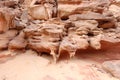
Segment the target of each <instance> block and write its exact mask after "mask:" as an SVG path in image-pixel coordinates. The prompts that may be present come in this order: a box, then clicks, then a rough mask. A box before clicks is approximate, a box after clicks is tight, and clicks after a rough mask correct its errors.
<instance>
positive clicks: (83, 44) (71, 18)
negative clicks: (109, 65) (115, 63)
mask: <svg viewBox="0 0 120 80" xmlns="http://www.w3.org/2000/svg"><path fill="white" fill-rule="evenodd" d="M119 4H120V2H119V0H70V1H68V0H58V1H57V0H1V1H0V51H1V52H0V61H2V62H4V60H6V59H10V57H12V56H14V55H16V54H19V53H23V52H25V51H27V50H28V49H29V50H34V51H35V52H37V53H38V54H40V55H45V54H48V55H51V56H52V57H53V60H54V61H55V62H58V61H60V60H61V59H62V58H64V59H66V60H67V59H70V58H72V59H70V62H68V65H69V63H70V65H74V64H71V63H74V62H75V63H76V64H75V65H78V64H80V63H79V61H80V62H82V61H83V60H77V59H84V58H85V59H84V60H85V62H86V63H90V64H91V63H92V62H93V61H94V62H95V64H96V65H98V64H97V63H96V62H98V63H99V65H101V63H102V62H104V61H107V60H116V59H120V50H119V48H120V14H119V12H120V11H119V10H120V7H119ZM4 50H5V51H4ZM6 50H8V52H7V51H6ZM27 53H29V52H27ZM30 53H31V52H30ZM76 55H77V56H76ZM24 56H26V57H27V56H32V54H30V55H27V54H25V55H22V54H21V55H18V56H17V58H14V59H13V60H12V61H13V62H12V63H11V62H10V61H8V63H5V64H2V65H1V64H0V65H1V66H2V67H1V66H0V72H1V73H0V77H2V78H3V80H5V79H8V80H10V79H12V80H15V78H16V79H18V80H19V79H20V78H24V79H25V77H24V76H23V75H22V74H20V75H21V76H22V77H21V76H18V77H14V74H15V75H18V73H17V72H15V73H13V74H9V71H8V72H7V71H6V70H7V69H8V67H9V66H8V67H5V66H6V65H9V64H10V63H11V65H17V66H18V65H20V64H19V63H16V62H19V57H20V61H21V60H24V59H23V58H25V57H24ZM32 57H34V58H37V59H38V57H37V56H36V55H35V56H34V55H33V56H32ZM40 58H41V57H40ZM37 59H33V58H31V57H30V59H29V60H33V64H34V65H35V67H40V65H44V64H43V63H40V64H39V63H35V62H34V60H35V61H37ZM44 59H48V58H46V57H44ZM74 59H75V60H74ZM29 60H28V64H29ZM49 60H50V61H52V60H51V59H49ZM72 60H73V62H72ZM86 60H88V62H87V61H86ZM89 60H90V61H91V62H90V61H89ZM43 61H44V60H43ZM61 61H62V60H61ZM14 62H15V64H13V63H14ZM21 62H24V61H21ZM40 62H42V60H41V61H40ZM83 62H84V61H83ZM30 63H31V62H30ZM45 63H46V64H48V63H49V64H50V63H51V62H49V61H48V60H47V62H45ZM25 64H26V63H25ZM25 64H24V63H23V64H22V65H25ZM33 64H31V65H30V68H28V69H26V68H27V67H25V68H23V69H25V70H28V71H29V70H31V71H32V68H31V66H34V65H33ZM4 65H5V66H4ZM36 65H38V66H36ZM62 65H64V66H66V64H65V63H64V61H63V62H60V63H59V64H56V65H53V64H52V65H49V68H47V67H46V68H42V69H39V71H40V70H44V69H45V70H46V71H47V70H50V72H52V70H53V71H56V70H57V69H58V70H65V72H64V71H63V72H61V73H63V74H61V73H59V72H58V74H55V75H49V74H48V75H46V72H45V75H46V76H45V75H44V76H41V77H40V79H41V78H42V79H45V80H49V79H53V80H54V79H56V80H58V77H59V78H60V79H61V80H64V79H65V80H66V79H68V80H70V79H71V80H74V78H71V77H69V76H70V75H71V73H75V74H76V75H77V76H80V75H82V74H83V75H85V76H84V77H82V78H81V77H78V78H77V77H76V78H75V80H76V79H78V80H81V79H82V80H88V79H91V80H93V79H94V78H95V80H104V79H105V80H111V79H112V80H114V79H113V78H111V79H110V77H109V76H108V74H107V73H105V74H104V73H100V74H98V73H99V71H97V70H93V69H91V67H94V66H93V65H90V66H87V67H84V68H83V66H82V68H81V69H80V70H82V69H83V72H82V74H78V71H79V70H77V69H78V66H77V67H75V72H74V70H72V71H73V72H69V71H71V69H70V68H69V67H71V66H66V67H65V68H61V69H60V68H58V66H62ZM81 65H85V66H86V64H84V63H81ZM50 66H54V67H52V68H51V67H50ZM4 67H5V68H4ZM42 67H44V66H42ZM80 67H81V66H80ZM53 68H55V69H53ZM67 68H68V69H67ZM89 68H90V71H92V72H90V71H89ZM117 68H118V67H117ZM11 69H12V68H11V67H10V69H9V70H11ZM16 69H18V67H16ZM36 69H38V68H36ZM86 69H87V70H86ZM94 69H95V67H94ZM99 69H101V68H100V67H99ZM4 70H5V71H6V72H5V73H2V71H4ZM13 70H14V69H12V71H13ZM66 70H68V72H66ZM114 70H116V69H114ZM23 71H24V70H23ZM33 71H34V69H33ZM26 72H27V71H26ZM35 72H36V73H35V74H36V75H38V74H39V72H37V71H35ZM97 72H98V73H97ZM20 73H22V72H20ZM64 73H65V74H64ZM67 73H69V74H68V77H66V76H67ZM114 73H115V75H114ZM26 74H27V73H26ZM40 74H44V71H43V72H42V73H40ZM53 74H54V72H53ZM4 75H5V76H4ZM6 75H7V78H6ZM29 75H32V74H29ZM56 75H60V76H57V77H55V78H54V77H53V76H56ZM86 75H87V76H86ZM88 75H90V76H88ZM102 75H106V77H107V78H104V77H100V76H102ZM112 75H114V76H115V77H116V72H113V73H112ZM31 77H32V78H30V79H32V80H33V79H36V78H39V77H36V78H34V75H33V76H31ZM61 77H62V78H61ZM73 77H75V75H74V76H73ZM117 77H118V75H117ZM26 78H27V77H26ZM103 78H104V79H103Z"/></svg>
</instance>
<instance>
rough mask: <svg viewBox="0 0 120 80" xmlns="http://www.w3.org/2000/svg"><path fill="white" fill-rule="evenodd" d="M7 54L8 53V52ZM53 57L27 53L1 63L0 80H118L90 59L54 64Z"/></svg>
mask: <svg viewBox="0 0 120 80" xmlns="http://www.w3.org/2000/svg"><path fill="white" fill-rule="evenodd" d="M6 53H7V52H6ZM51 58H52V57H50V56H47V55H42V56H41V57H40V56H37V55H36V54H35V53H34V52H33V51H27V52H26V53H24V54H19V55H17V56H15V57H12V58H9V60H7V61H6V62H1V63H0V80H118V79H116V78H114V77H112V76H111V75H110V74H108V73H106V72H105V71H104V70H102V68H101V66H100V63H99V62H97V61H95V60H92V59H90V58H87V59H86V58H85V56H84V57H81V58H80V57H79V58H78V57H74V58H73V59H71V60H61V61H59V62H58V63H57V64H55V63H53V62H52V60H51Z"/></svg>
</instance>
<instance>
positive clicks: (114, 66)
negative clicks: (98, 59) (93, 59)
mask: <svg viewBox="0 0 120 80" xmlns="http://www.w3.org/2000/svg"><path fill="white" fill-rule="evenodd" d="M102 66H103V68H104V69H105V70H106V71H107V72H109V73H111V74H112V75H113V76H115V77H117V78H119V79H120V60H113V61H105V62H104V63H103V64H102Z"/></svg>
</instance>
